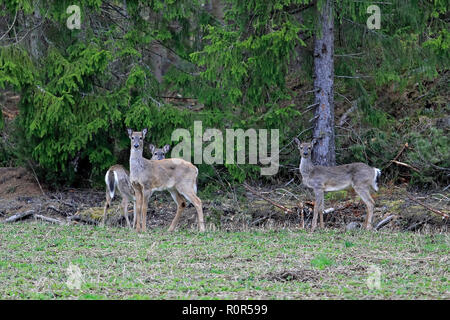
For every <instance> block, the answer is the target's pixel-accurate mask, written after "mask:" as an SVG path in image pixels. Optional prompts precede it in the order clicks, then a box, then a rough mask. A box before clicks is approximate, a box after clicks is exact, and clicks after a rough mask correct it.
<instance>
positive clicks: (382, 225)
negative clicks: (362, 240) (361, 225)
mask: <svg viewBox="0 0 450 320" xmlns="http://www.w3.org/2000/svg"><path fill="white" fill-rule="evenodd" d="M392 219H394V215H390V216H389V217H387V218H386V219H383V220H381V221H380V222H379V223H378V224H377V225H376V226H375V228H374V229H375V230H376V231H378V230H380V229H381V228H383V227H384V226H385V225H387V224H388V223H389V222H390V221H391V220H392Z"/></svg>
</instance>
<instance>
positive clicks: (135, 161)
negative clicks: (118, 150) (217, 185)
mask: <svg viewBox="0 0 450 320" xmlns="http://www.w3.org/2000/svg"><path fill="white" fill-rule="evenodd" d="M127 132H128V136H129V137H130V140H131V151H130V181H131V185H132V187H133V189H134V193H135V197H136V231H138V232H144V231H145V230H146V228H147V226H146V222H147V206H148V200H149V198H150V196H151V195H152V193H153V192H154V191H163V190H168V191H169V192H170V194H171V196H172V198H173V200H174V201H175V202H176V204H177V212H176V214H175V218H174V219H173V220H172V223H171V224H170V227H169V231H173V230H174V229H175V227H176V225H177V223H178V220H179V219H180V216H181V213H182V212H183V210H184V208H185V207H186V202H185V199H184V198H186V199H187V200H188V201H189V202H191V203H192V204H193V205H194V207H195V209H196V210H197V216H198V226H199V229H200V231H201V232H203V231H205V223H204V221H203V208H202V201H201V200H200V198H199V197H197V175H198V169H197V167H196V166H194V165H193V164H192V163H190V162H188V161H185V160H183V159H163V160H148V159H145V158H144V157H143V156H142V152H143V146H144V139H145V136H146V134H147V129H146V128H145V129H144V130H142V132H140V131H133V130H131V129H128V130H127ZM183 197H184V198H183Z"/></svg>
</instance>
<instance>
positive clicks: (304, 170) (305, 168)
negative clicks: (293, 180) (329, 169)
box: [300, 157, 314, 177]
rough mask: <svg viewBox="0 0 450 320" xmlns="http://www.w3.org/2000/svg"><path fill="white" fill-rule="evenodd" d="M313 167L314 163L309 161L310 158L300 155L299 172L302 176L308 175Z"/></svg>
mask: <svg viewBox="0 0 450 320" xmlns="http://www.w3.org/2000/svg"><path fill="white" fill-rule="evenodd" d="M313 168H314V165H313V163H312V161H311V158H303V157H302V160H301V161H300V173H301V174H302V177H305V176H309V174H310V173H311V171H312V170H313Z"/></svg>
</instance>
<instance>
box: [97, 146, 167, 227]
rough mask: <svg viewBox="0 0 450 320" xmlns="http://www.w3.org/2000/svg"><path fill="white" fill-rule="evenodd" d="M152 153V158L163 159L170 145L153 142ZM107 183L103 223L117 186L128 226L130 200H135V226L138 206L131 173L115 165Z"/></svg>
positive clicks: (107, 178) (110, 171) (106, 178)
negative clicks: (158, 145) (158, 146)
mask: <svg viewBox="0 0 450 320" xmlns="http://www.w3.org/2000/svg"><path fill="white" fill-rule="evenodd" d="M149 148H150V152H151V154H152V158H151V159H152V160H162V159H164V158H165V157H166V153H167V152H169V149H170V146H169V145H168V144H166V145H165V146H164V147H162V148H156V147H155V146H154V145H153V144H151V145H150V146H149ZM105 183H106V203H105V207H104V209H103V220H102V224H104V223H105V218H106V212H107V210H108V208H109V207H110V206H111V201H112V199H113V198H114V194H115V191H116V188H117V189H118V190H119V193H120V196H121V197H122V203H121V207H122V209H123V215H124V216H125V219H126V220H127V225H128V227H130V228H131V225H130V220H129V219H128V202H130V201H132V202H133V227H135V225H136V206H135V203H134V200H135V198H134V189H133V187H132V186H131V182H130V173H129V172H128V170H126V169H125V168H124V167H123V166H121V165H120V164H116V165H113V166H112V167H111V168H109V169H108V171H107V172H106V175H105Z"/></svg>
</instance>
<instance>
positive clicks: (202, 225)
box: [178, 188, 205, 232]
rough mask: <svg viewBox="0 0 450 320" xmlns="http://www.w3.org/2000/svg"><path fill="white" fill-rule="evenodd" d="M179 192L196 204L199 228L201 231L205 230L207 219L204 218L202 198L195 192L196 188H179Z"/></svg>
mask: <svg viewBox="0 0 450 320" xmlns="http://www.w3.org/2000/svg"><path fill="white" fill-rule="evenodd" d="M183 191H185V192H183ZM178 192H180V193H181V194H182V195H183V196H184V197H185V198H186V199H188V200H189V202H190V203H192V204H193V205H194V207H195V210H197V217H198V228H199V230H200V232H205V221H204V220H203V205H202V200H200V198H199V197H197V195H196V194H195V192H194V188H192V189H190V190H178Z"/></svg>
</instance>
